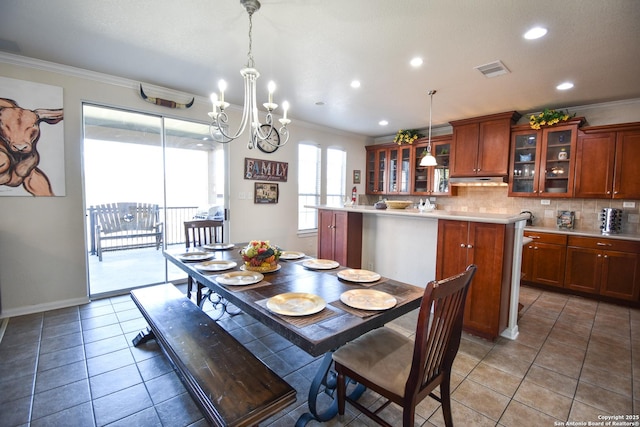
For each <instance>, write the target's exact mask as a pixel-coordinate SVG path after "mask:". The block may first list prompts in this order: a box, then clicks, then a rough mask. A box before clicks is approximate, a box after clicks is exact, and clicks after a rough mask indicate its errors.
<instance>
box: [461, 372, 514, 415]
mask: <svg viewBox="0 0 640 427" xmlns="http://www.w3.org/2000/svg"><path fill="white" fill-rule="evenodd" d="M452 398H453V399H455V400H456V401H458V402H460V403H462V404H464V405H465V406H468V407H469V408H471V409H473V410H474V411H477V412H480V413H481V414H483V415H485V416H487V417H489V418H491V419H492V420H495V421H497V420H498V419H500V417H501V416H502V413H503V412H504V410H505V408H506V407H507V405H508V404H509V398H508V397H506V396H504V395H502V394H500V393H498V392H495V391H493V390H491V389H490V388H488V387H485V386H483V385H481V384H478V383H476V382H475V381H471V380H469V379H466V380H464V381H463V382H462V384H460V386H458V388H457V389H456V391H455V392H453V394H452Z"/></svg>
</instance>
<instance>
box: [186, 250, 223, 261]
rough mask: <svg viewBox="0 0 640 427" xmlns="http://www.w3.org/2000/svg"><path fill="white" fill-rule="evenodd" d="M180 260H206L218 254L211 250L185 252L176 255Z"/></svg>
mask: <svg viewBox="0 0 640 427" xmlns="http://www.w3.org/2000/svg"><path fill="white" fill-rule="evenodd" d="M176 256H177V257H178V259H180V261H184V262H196V261H206V260H208V259H211V258H214V257H215V256H216V255H215V254H212V253H211V252H185V253H183V254H179V255H176Z"/></svg>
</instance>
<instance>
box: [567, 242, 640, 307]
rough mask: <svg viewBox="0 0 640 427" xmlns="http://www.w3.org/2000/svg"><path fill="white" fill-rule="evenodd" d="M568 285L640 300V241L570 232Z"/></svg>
mask: <svg viewBox="0 0 640 427" xmlns="http://www.w3.org/2000/svg"><path fill="white" fill-rule="evenodd" d="M565 287H566V288H567V289H572V290H575V291H580V292H586V293H590V294H596V295H602V296H605V297H610V298H615V299H620V300H627V301H633V302H638V298H639V296H640V242H634V241H628V240H619V239H607V238H595V237H580V236H569V239H568V246H567V264H566V273H565Z"/></svg>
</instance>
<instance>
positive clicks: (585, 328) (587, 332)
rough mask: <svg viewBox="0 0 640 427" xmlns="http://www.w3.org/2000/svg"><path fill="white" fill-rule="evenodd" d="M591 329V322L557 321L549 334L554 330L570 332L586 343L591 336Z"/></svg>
mask: <svg viewBox="0 0 640 427" xmlns="http://www.w3.org/2000/svg"><path fill="white" fill-rule="evenodd" d="M591 328H592V323H591V322H587V323H585V322H580V321H565V320H558V321H557V322H556V324H555V325H554V326H553V330H552V331H551V332H553V331H555V330H556V329H562V330H563V331H567V332H570V333H572V334H574V335H576V336H579V337H580V338H584V339H585V340H587V341H588V340H589V337H590V336H591Z"/></svg>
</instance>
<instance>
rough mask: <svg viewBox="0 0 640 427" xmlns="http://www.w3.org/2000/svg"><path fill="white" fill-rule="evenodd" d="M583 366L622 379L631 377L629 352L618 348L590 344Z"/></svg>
mask: <svg viewBox="0 0 640 427" xmlns="http://www.w3.org/2000/svg"><path fill="white" fill-rule="evenodd" d="M584 365H585V366H588V367H592V368H595V369H600V370H602V371H609V372H611V373H614V374H616V375H621V376H623V377H630V376H631V375H632V371H631V354H630V352H629V351H628V350H625V349H623V348H620V347H617V348H616V347H609V346H607V345H606V344H599V343H595V342H590V343H589V348H588V349H587V354H586V357H585V359H584Z"/></svg>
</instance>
